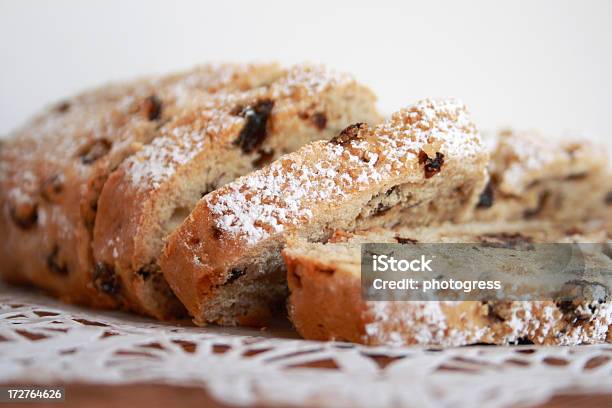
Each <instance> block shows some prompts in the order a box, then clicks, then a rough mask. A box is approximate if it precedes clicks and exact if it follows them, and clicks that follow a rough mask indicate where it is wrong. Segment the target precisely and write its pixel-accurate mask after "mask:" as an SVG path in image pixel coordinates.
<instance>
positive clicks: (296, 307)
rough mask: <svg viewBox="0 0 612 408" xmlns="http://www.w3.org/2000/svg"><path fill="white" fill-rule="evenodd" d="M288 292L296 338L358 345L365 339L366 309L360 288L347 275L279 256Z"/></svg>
mask: <svg viewBox="0 0 612 408" xmlns="http://www.w3.org/2000/svg"><path fill="white" fill-rule="evenodd" d="M283 258H284V260H285V264H286V265H287V281H288V284H289V288H290V290H291V291H292V296H291V302H289V303H288V305H287V308H288V311H289V315H290V316H291V318H292V321H293V322H294V325H295V328H296V330H297V331H298V333H300V335H301V336H302V337H304V338H306V339H311V340H337V341H350V342H354V343H361V342H362V341H363V340H362V339H363V338H364V336H365V325H366V316H365V315H366V311H367V307H366V305H365V303H364V302H363V301H362V298H361V285H360V283H359V281H357V280H355V279H353V278H352V277H351V276H350V275H338V276H336V275H335V270H333V269H329V268H328V267H326V266H323V265H318V264H317V263H316V262H311V263H306V262H300V260H299V259H296V258H293V257H289V256H287V255H285V254H283Z"/></svg>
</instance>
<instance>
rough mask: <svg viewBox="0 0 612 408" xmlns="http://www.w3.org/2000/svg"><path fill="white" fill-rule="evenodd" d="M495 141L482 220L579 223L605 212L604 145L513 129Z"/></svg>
mask: <svg viewBox="0 0 612 408" xmlns="http://www.w3.org/2000/svg"><path fill="white" fill-rule="evenodd" d="M491 144H492V152H491V162H490V164H489V172H490V174H491V180H490V182H489V184H488V185H487V186H486V188H485V190H484V191H483V194H482V196H481V200H480V201H479V204H478V206H477V211H476V212H475V218H476V219H477V220H480V221H495V220H530V219H548V220H557V221H559V222H561V221H571V222H576V221H584V220H587V219H590V218H593V217H594V216H598V217H603V214H602V210H604V209H605V207H603V206H602V202H603V201H604V200H605V196H606V194H607V192H608V191H609V187H608V186H609V185H610V181H609V180H610V177H609V174H607V173H606V167H607V163H608V157H607V151H606V149H605V148H603V147H602V146H598V145H596V144H594V143H592V142H590V141H588V140H586V139H580V138H565V139H559V140H551V139H550V138H549V137H546V136H544V135H542V134H540V133H538V132H517V131H512V130H505V131H502V132H500V133H499V134H498V135H496V136H495V137H493V138H492V140H491ZM606 187H608V188H606Z"/></svg>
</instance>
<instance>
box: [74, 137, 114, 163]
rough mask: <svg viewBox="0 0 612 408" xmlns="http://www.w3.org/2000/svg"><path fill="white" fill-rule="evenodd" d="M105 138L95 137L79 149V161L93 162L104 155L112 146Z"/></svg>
mask: <svg viewBox="0 0 612 408" xmlns="http://www.w3.org/2000/svg"><path fill="white" fill-rule="evenodd" d="M112 145H113V144H112V143H111V142H110V141H109V140H107V139H96V140H94V141H92V142H91V143H89V144H87V145H86V146H84V147H83V148H82V149H81V153H80V156H81V163H83V164H93V163H94V162H95V161H96V160H98V159H100V158H102V157H104V156H105V155H106V154H107V153H108V152H109V150H110V149H111V147H112Z"/></svg>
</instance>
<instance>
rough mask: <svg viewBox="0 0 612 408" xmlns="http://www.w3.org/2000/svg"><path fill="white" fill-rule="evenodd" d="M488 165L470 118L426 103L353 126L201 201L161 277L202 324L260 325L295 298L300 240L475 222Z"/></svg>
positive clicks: (166, 257)
mask: <svg viewBox="0 0 612 408" xmlns="http://www.w3.org/2000/svg"><path fill="white" fill-rule="evenodd" d="M487 160H488V155H487V153H486V151H485V149H484V148H483V146H482V143H481V140H480V135H479V133H478V131H477V129H476V127H475V126H474V124H473V123H472V121H471V119H470V116H469V113H468V112H467V110H466V108H465V106H464V105H463V104H462V103H460V102H458V101H456V100H429V99H427V100H422V101H419V102H417V103H416V104H414V105H412V106H411V107H408V108H406V109H402V110H400V111H399V112H396V113H395V114H393V115H392V116H391V118H390V119H389V120H387V121H385V122H384V123H381V124H379V125H377V126H369V125H367V124H362V123H358V124H354V125H352V126H349V127H347V128H346V129H344V130H343V131H342V132H340V133H339V134H338V135H337V136H336V137H334V138H333V139H332V140H331V141H329V142H325V141H320V142H314V143H312V144H309V145H307V146H305V147H303V148H302V149H300V150H298V151H297V152H295V153H292V154H288V155H286V156H283V157H281V158H280V159H279V160H277V161H275V162H273V163H272V164H271V165H269V166H267V167H265V168H264V169H262V170H259V171H256V172H253V173H251V174H249V175H247V176H245V177H241V178H239V179H237V180H236V181H234V182H231V183H229V184H227V185H225V186H224V187H221V188H219V189H217V190H215V191H213V192H211V193H210V194H208V195H206V196H205V197H204V198H203V199H202V200H200V201H199V202H198V204H197V206H196V207H195V209H194V210H193V211H192V212H191V214H190V215H189V217H188V218H187V219H186V220H185V222H184V223H183V224H182V225H181V226H180V227H179V228H178V229H177V230H176V231H175V232H174V233H172V234H171V235H170V236H169V238H168V240H167V244H166V246H165V248H164V252H163V255H162V257H161V261H160V265H161V268H162V272H163V274H164V276H165V277H166V279H167V280H168V283H169V284H170V286H171V287H172V289H173V290H174V292H175V293H176V295H177V296H178V298H179V299H180V300H181V301H182V303H183V304H184V305H185V306H186V307H187V310H188V311H189V313H190V314H191V315H192V316H193V317H194V319H195V322H196V323H198V324H205V323H207V322H214V323H218V324H223V325H235V324H244V325H258V324H262V323H263V322H265V317H266V316H267V315H268V314H269V312H270V310H271V309H273V308H274V305H275V304H279V303H280V304H283V303H284V301H285V296H286V294H287V287H286V278H285V269H284V265H283V262H282V259H281V255H280V251H281V249H282V248H283V246H284V244H285V240H286V239H287V238H288V237H289V236H292V235H296V236H300V237H303V238H304V239H307V240H310V241H325V240H327V239H328V238H329V237H330V236H331V234H332V232H333V231H334V230H336V229H345V230H349V231H350V230H353V229H357V228H367V227H371V226H384V227H392V226H395V225H424V224H431V223H437V222H442V221H447V220H454V221H460V220H462V219H463V218H466V217H470V216H471V214H470V213H471V211H472V209H473V207H474V206H475V204H476V202H477V200H478V198H479V194H480V192H481V191H482V189H483V187H484V184H485V182H486V169H485V168H486V163H487Z"/></svg>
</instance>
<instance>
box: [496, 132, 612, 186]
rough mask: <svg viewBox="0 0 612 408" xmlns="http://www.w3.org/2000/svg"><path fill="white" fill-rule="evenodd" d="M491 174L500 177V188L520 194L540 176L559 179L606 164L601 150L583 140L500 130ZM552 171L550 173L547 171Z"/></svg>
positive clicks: (604, 154) (604, 155) (603, 150)
mask: <svg viewBox="0 0 612 408" xmlns="http://www.w3.org/2000/svg"><path fill="white" fill-rule="evenodd" d="M493 140H495V144H496V146H495V148H494V149H493V157H492V160H491V172H492V173H493V174H498V175H500V182H499V186H500V188H501V189H502V190H503V191H504V192H506V193H509V194H516V195H519V194H521V193H522V192H523V191H524V189H525V188H527V186H528V185H530V184H531V183H532V182H533V181H534V180H536V179H538V178H540V177H543V176H544V177H550V174H555V177H558V178H563V177H566V176H568V175H571V174H572V172H586V171H590V170H591V169H592V168H596V167H598V166H601V165H602V163H603V162H605V161H606V152H605V149H600V148H598V147H597V146H595V145H593V144H592V143H590V142H589V141H588V140H587V139H580V138H574V139H569V138H564V139H559V140H557V141H554V142H551V138H550V137H547V136H544V135H542V134H540V133H539V132H536V131H522V132H514V131H510V130H506V131H502V132H500V134H499V135H498V136H497V137H496V138H494V139H493ZM551 169H554V170H551Z"/></svg>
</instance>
